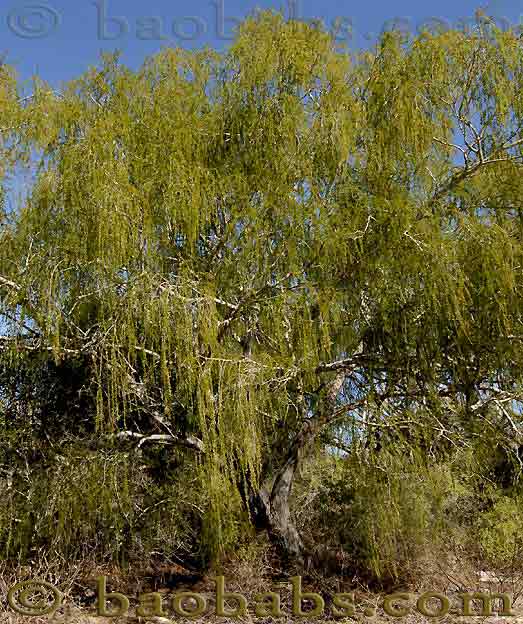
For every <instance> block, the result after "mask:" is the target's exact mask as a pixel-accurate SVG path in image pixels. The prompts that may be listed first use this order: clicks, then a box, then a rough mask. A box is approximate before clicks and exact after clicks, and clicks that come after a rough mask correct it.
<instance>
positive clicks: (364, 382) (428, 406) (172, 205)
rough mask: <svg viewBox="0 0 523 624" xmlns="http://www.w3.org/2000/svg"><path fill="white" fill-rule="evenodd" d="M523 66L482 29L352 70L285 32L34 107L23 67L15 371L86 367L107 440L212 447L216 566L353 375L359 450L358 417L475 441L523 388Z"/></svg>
mask: <svg viewBox="0 0 523 624" xmlns="http://www.w3.org/2000/svg"><path fill="white" fill-rule="evenodd" d="M521 46H522V43H521V40H519V39H518V38H517V37H515V36H514V35H513V34H511V33H503V32H498V31H496V30H492V29H491V30H489V31H488V32H485V31H484V29H482V28H478V30H477V32H474V33H472V34H469V35H465V34H463V33H458V32H453V31H451V32H447V33H444V34H440V35H437V36H432V35H429V34H423V35H421V36H420V37H418V38H416V39H413V40H409V41H405V40H403V39H402V37H401V36H400V35H399V34H398V33H386V34H385V35H384V37H383V38H382V40H381V42H380V45H379V46H378V48H377V50H376V51H375V52H373V53H364V54H359V55H349V54H347V53H346V52H344V51H340V50H338V49H336V47H335V46H334V43H333V41H332V40H331V38H330V36H329V35H328V34H327V33H325V32H323V31H322V30H321V29H319V28H316V27H311V26H308V25H305V24H303V23H299V22H285V21H284V20H283V19H282V18H281V16H279V15H276V14H273V13H270V12H269V13H261V14H259V15H257V16H256V17H253V18H250V19H248V20H247V21H246V22H245V23H244V24H243V25H242V27H241V29H240V31H239V34H238V37H237V39H236V41H235V42H234V44H233V45H232V46H231V48H230V49H229V50H228V51H227V52H225V53H223V54H218V53H215V52H213V51H210V50H204V51H198V52H187V51H183V50H179V49H176V50H174V49H166V50H164V51H162V52H161V53H159V54H157V55H156V56H154V57H152V58H150V59H148V60H147V61H146V62H145V63H144V65H143V66H142V67H141V68H140V69H139V70H138V71H131V70H129V69H128V68H126V67H125V66H123V65H122V64H121V63H120V62H119V59H118V57H117V56H116V55H106V56H104V57H103V58H102V60H101V63H100V65H99V66H97V67H93V68H91V69H89V71H87V72H86V73H85V74H84V75H82V76H80V77H79V78H78V79H77V80H74V81H72V82H70V83H68V84H67V85H66V86H65V87H64V89H63V90H62V92H60V93H55V92H53V91H52V90H51V89H50V88H49V87H48V86H46V85H45V84H35V85H34V89H33V92H32V94H31V97H29V98H26V99H22V97H21V96H22V93H21V90H20V87H18V86H17V82H16V79H15V78H14V76H13V74H12V73H11V71H10V70H9V69H7V68H2V70H1V71H2V73H1V74H0V107H1V111H2V127H1V129H0V137H1V140H2V143H1V145H0V148H1V149H2V159H1V162H2V173H6V172H7V170H8V169H9V167H11V166H12V165H13V164H14V162H19V161H20V160H21V159H24V158H25V159H26V161H27V162H29V155H31V154H32V155H33V157H34V155H35V154H37V163H36V165H35V173H36V179H35V184H34V186H33V188H32V190H31V193H30V196H29V197H28V199H27V201H26V202H25V203H23V204H22V205H18V206H16V207H15V208H14V209H12V210H11V211H5V217H4V219H3V222H2V226H1V230H0V242H1V247H2V254H1V258H0V276H1V277H0V288H1V293H2V295H1V296H2V299H1V303H0V316H1V317H2V327H5V328H6V331H5V332H3V333H5V336H4V337H3V340H2V343H1V344H0V346H1V347H2V349H1V352H0V358H1V360H0V361H1V365H2V367H3V369H9V368H10V367H11V368H12V367H16V366H20V365H21V363H23V365H24V366H27V367H29V368H31V367H39V366H42V357H41V356H39V357H37V356H36V354H37V353H40V354H41V353H43V354H44V357H43V361H47V360H50V361H53V362H54V365H55V366H57V367H59V366H61V365H62V364H63V363H64V362H69V361H72V362H76V364H77V365H78V366H79V367H80V368H81V370H82V371H83V379H82V383H81V384H80V386H81V388H80V389H81V393H83V394H82V396H87V397H88V400H87V401H86V403H85V405H84V406H83V408H82V409H83V410H86V411H87V412H88V414H85V413H82V414H77V413H76V412H75V411H74V410H75V408H74V406H73V407H68V409H70V410H72V412H71V413H70V414H69V416H70V418H71V420H72V421H73V422H74V420H75V419H79V418H83V417H84V416H86V415H88V416H89V418H90V419H92V422H93V423H94V425H93V427H94V428H95V435H97V436H99V437H103V436H110V435H113V434H117V433H118V432H122V431H128V430H131V431H134V432H142V433H144V432H146V422H148V419H149V420H150V418H151V414H156V415H158V416H160V417H161V418H162V419H163V422H164V424H165V423H166V424H165V426H166V427H168V429H169V432H170V433H171V434H173V436H178V437H180V438H183V437H186V436H196V437H197V438H198V439H199V440H200V441H201V444H202V448H203V449H204V452H201V453H199V454H196V455H195V457H196V459H195V460H194V462H195V468H196V470H197V474H198V476H199V479H200V483H201V484H202V487H203V488H204V489H205V491H206V492H207V495H208V506H207V507H206V510H205V527H206V528H205V529H204V530H205V531H206V533H205V535H206V540H208V542H209V543H210V544H212V549H219V548H221V547H222V546H223V545H224V541H226V539H225V538H224V535H227V534H229V533H228V531H230V530H231V526H233V525H234V526H235V525H236V523H237V522H238V518H239V517H240V515H241V512H240V510H241V508H242V492H243V489H242V488H243V485H244V484H245V483H247V482H249V483H251V484H258V483H259V482H260V481H261V479H262V478H265V476H266V475H265V474H264V470H266V469H267V466H277V465H278V462H279V461H280V460H281V455H278V453H280V452H282V451H281V449H285V447H286V445H287V444H288V443H289V440H290V439H291V438H292V436H293V435H294V434H295V432H296V431H297V430H298V429H299V425H300V423H301V422H302V421H303V420H304V419H306V418H307V417H310V418H314V414H315V406H316V404H317V401H318V400H319V397H321V392H322V389H323V385H324V383H326V381H328V380H329V379H330V378H331V377H332V371H334V370H335V369H334V368H329V367H328V364H329V363H331V362H335V361H338V360H344V359H346V358H350V357H352V356H353V355H354V354H356V355H357V358H356V359H355V360H354V362H353V365H352V368H351V369H350V371H349V372H348V373H347V378H349V377H350V375H352V378H351V379H347V380H346V384H345V385H344V386H343V391H342V394H341V395H340V398H339V404H340V414H341V416H340V415H339V416H338V418H341V425H340V426H341V427H342V428H343V427H345V428H346V430H350V428H351V427H352V426H353V425H352V424H351V423H352V420H351V419H352V416H353V414H352V412H350V410H347V414H346V415H345V413H344V411H343V406H344V405H347V404H350V402H351V401H352V400H356V399H357V400H362V399H365V401H366V403H365V405H366V407H365V409H366V410H368V414H372V416H373V417H376V418H378V419H381V422H383V421H386V420H387V418H388V417H389V416H390V415H391V414H397V413H398V411H402V410H411V411H412V412H413V413H416V414H423V415H425V416H424V417H426V419H428V420H430V418H432V416H431V414H432V415H433V414H443V415H446V416H444V418H447V420H445V422H444V423H443V424H442V427H443V429H445V428H448V431H451V432H452V433H451V435H454V434H456V435H457V434H458V433H459V434H460V435H461V434H463V432H464V431H467V430H470V429H474V427H473V426H472V425H470V423H471V422H472V421H473V420H474V418H476V415H477V412H475V411H471V409H470V408H471V406H472V405H473V404H475V402H477V401H481V400H483V399H486V398H488V397H494V398H495V397H497V396H499V395H500V393H511V397H513V399H514V401H517V398H518V392H520V390H521V381H522V372H521V371H522V370H523V367H522V364H523V357H522V351H521V339H522V338H523V331H522V327H521V322H522V318H521V312H522V310H521V302H522V297H521V294H522V291H521V286H522V268H521V267H522V266H523V258H522V255H523V254H522V251H523V248H522V244H521V243H522V232H523V230H522V225H523V220H522V215H523V213H522V204H521V197H522V196H523V193H522V191H523V188H522V183H521V179H522V178H521V175H520V173H521V163H522V160H521V157H522V147H523V144H522V143H519V139H520V136H521V129H522V124H523V55H522V54H521V52H522V48H521ZM15 394H16V393H15ZM6 396H7V395H6ZM503 396H505V395H503ZM0 400H2V399H0ZM12 401H13V402H12V403H9V401H8V400H7V399H6V406H7V407H6V410H7V411H6V413H9V409H10V407H9V406H10V405H14V404H15V402H16V401H15V398H13V399H12ZM387 401H389V402H387ZM304 405H305V406H306V407H305V408H304V407H303V406H304ZM507 409H510V414H511V415H512V418H513V419H515V420H517V419H518V418H519V416H518V414H519V411H518V409H517V408H516V407H515V404H514V405H512V407H509V406H508V405H507ZM349 412H350V413H349ZM480 413H481V414H482V415H483V416H482V417H484V418H490V416H489V415H488V414H487V415H485V414H486V413H485V412H483V411H481V412H480ZM368 414H367V415H368ZM489 414H491V416H492V420H493V421H496V419H497V420H503V415H502V414H501V415H500V413H499V412H494V413H490V412H489ZM492 414H493V415H492ZM343 417H346V419H347V420H346V421H343ZM442 418H443V416H442ZM365 422H366V421H365V420H363V424H360V425H358V426H359V427H365ZM496 422H497V421H496ZM344 423H345V424H344ZM156 424H157V423H156ZM467 428H468V429H467ZM161 430H162V432H163V433H165V429H161ZM228 527H229V528H228Z"/></svg>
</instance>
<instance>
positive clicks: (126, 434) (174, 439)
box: [116, 431, 205, 453]
mask: <svg viewBox="0 0 523 624" xmlns="http://www.w3.org/2000/svg"><path fill="white" fill-rule="evenodd" d="M116 437H117V438H127V439H129V438H131V439H135V440H139V442H138V447H137V448H140V447H141V446H142V445H143V444H145V442H158V443H160V444H176V445H178V446H184V447H186V448H191V449H193V450H195V451H198V452H199V453H205V448H204V444H203V442H202V441H201V440H200V439H199V438H196V437H194V436H186V437H185V438H180V437H179V436H174V435H170V434H167V433H153V434H151V435H146V434H143V433H137V432H135V431H120V432H119V433H117V434H116Z"/></svg>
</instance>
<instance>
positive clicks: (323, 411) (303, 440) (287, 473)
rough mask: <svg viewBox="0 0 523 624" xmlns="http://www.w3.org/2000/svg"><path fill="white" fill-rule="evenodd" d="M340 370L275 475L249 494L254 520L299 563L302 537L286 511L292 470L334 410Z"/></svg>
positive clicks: (302, 553) (340, 382) (341, 375)
mask: <svg viewBox="0 0 523 624" xmlns="http://www.w3.org/2000/svg"><path fill="white" fill-rule="evenodd" d="M345 377H346V372H341V373H338V374H337V375H336V377H335V378H334V379H333V380H332V381H331V382H330V383H329V384H328V386H327V390H326V393H325V397H324V400H323V401H322V404H321V408H320V409H319V411H318V412H317V414H315V415H314V416H312V417H310V418H309V419H307V420H306V421H305V422H304V423H303V425H302V426H301V429H300V431H299V432H298V434H297V435H296V437H295V438H294V440H293V442H292V443H291V445H290V448H289V451H288V453H287V456H286V459H285V461H284V463H283V465H282V466H281V468H280V469H279V470H278V472H277V473H276V475H275V477H274V478H273V479H272V480H271V482H270V483H269V484H265V485H264V486H263V487H262V488H261V489H260V491H259V492H256V493H254V494H253V495H252V496H251V500H250V503H251V513H252V515H253V517H254V521H255V524H256V525H257V526H258V527H259V528H263V529H266V530H267V532H268V535H269V538H270V539H271V541H272V542H273V543H274V544H275V546H276V547H277V548H278V550H279V552H280V553H281V554H282V555H283V556H284V557H285V558H287V559H289V560H291V561H293V562H295V563H296V564H298V565H303V563H304V558H305V555H306V552H305V547H304V544H303V541H302V539H301V537H300V534H299V532H298V530H297V529H296V527H295V525H294V523H293V521H292V517H291V511H290V497H291V493H292V486H293V482H294V477H295V474H296V471H297V469H298V467H299V465H300V461H301V459H302V457H303V456H304V454H305V453H306V451H307V450H308V449H309V447H310V446H311V444H312V442H313V441H314V439H315V437H316V435H317V434H318V433H319V431H320V430H321V429H322V428H323V427H324V426H325V425H326V424H328V422H329V421H330V420H331V419H332V417H333V414H335V412H336V399H337V397H338V395H339V393H340V390H341V388H342V386H343V383H344V381H345Z"/></svg>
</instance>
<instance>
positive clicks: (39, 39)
mask: <svg viewBox="0 0 523 624" xmlns="http://www.w3.org/2000/svg"><path fill="white" fill-rule="evenodd" d="M289 2H294V3H295V5H294V9H292V8H290V5H289V4H288V3H289ZM479 6H482V7H484V8H486V9H487V12H488V13H489V14H491V15H494V16H496V17H497V18H505V19H506V20H507V23H508V22H510V23H511V24H519V23H520V16H521V15H523V0H520V1H517V0H491V1H490V2H488V0H476V1H469V0H442V1H440V2H438V3H426V2H423V1H421V2H420V0H396V2H385V1H383V0H363V1H359V2H350V1H346V2H339V1H335V0H322V2H319V1H318V0H265V1H261V2H260V1H258V2H256V1H255V0H246V1H245V0H244V1H242V2H240V1H239V0H212V1H211V0H192V1H190V0H176V1H175V0H150V1H149V2H135V1H134V2H133V1H129V0H96V4H95V2H94V0H2V5H1V8H0V37H1V42H2V43H1V44H0V46H1V47H0V52H1V51H3V50H5V52H7V54H8V55H7V59H8V61H9V62H10V63H12V64H14V65H15V66H16V67H17V68H18V70H19V72H20V74H21V76H22V77H23V78H27V77H29V76H31V75H32V74H34V73H37V74H38V75H39V76H40V77H41V78H43V79H45V80H47V81H50V82H51V83H52V84H53V85H54V86H56V87H58V86H59V84H60V82H61V81H63V80H68V79H70V78H72V77H74V76H76V75H78V74H79V73H81V72H83V71H84V70H85V69H86V68H87V67H88V66H89V65H91V64H94V63H96V62H97V61H98V58H99V53H100V51H101V50H114V49H117V48H118V49H120V50H122V52H123V60H124V62H126V63H127V64H129V65H130V66H131V67H136V66H138V65H139V64H140V63H141V61H142V60H143V59H144V57H146V56H148V55H150V54H152V53H154V52H155V51H157V50H159V49H160V48H161V47H162V46H166V45H170V46H177V45H180V46H184V47H189V48H191V47H201V46H204V45H211V46H213V47H220V48H223V47H224V46H227V45H228V43H229V41H230V36H231V29H232V26H233V19H232V18H236V19H238V18H240V19H241V18H242V17H244V16H246V15H247V14H249V13H250V12H251V11H253V10H254V9H255V8H256V7H259V8H274V9H282V8H283V9H284V12H286V13H287V14H288V13H289V11H290V10H291V11H293V12H294V16H295V17H296V18H298V19H310V18H315V17H316V18H320V19H322V20H323V22H324V23H325V24H326V25H327V26H328V27H331V26H332V25H333V24H334V22H335V20H336V18H340V19H341V22H340V24H341V28H340V31H339V37H340V38H345V40H346V41H347V42H348V43H349V45H350V46H351V47H352V48H356V47H362V46H369V45H372V42H373V41H375V39H376V37H377V35H378V34H379V32H380V31H381V30H382V29H383V27H384V25H386V24H387V23H389V24H390V21H391V20H394V19H396V18H399V19H400V20H401V21H402V24H403V27H404V28H409V29H410V30H411V31H415V30H416V29H417V28H418V27H419V26H420V25H421V24H422V22H423V21H424V20H432V21H433V22H434V20H439V21H440V23H442V24H444V25H447V27H448V26H455V25H458V24H459V23H460V20H462V19H471V18H472V17H473V16H474V13H475V10H476V9H477V8H478V7H479ZM113 18H117V19H113ZM350 23H352V26H353V32H354V34H353V35H352V37H350V36H349V34H348V33H349V30H348V25H349V24H350Z"/></svg>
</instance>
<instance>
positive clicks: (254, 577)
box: [0, 543, 523, 624]
mask: <svg viewBox="0 0 523 624" xmlns="http://www.w3.org/2000/svg"><path fill="white" fill-rule="evenodd" d="M433 555H434V556H433V557H431V558H429V559H427V560H426V561H420V562H419V564H418V565H419V569H418V570H417V571H416V570H414V571H413V572H414V574H413V578H414V579H415V580H414V582H413V583H412V584H411V585H409V586H408V587H407V586H401V587H400V586H396V587H395V586H390V587H387V588H386V591H385V590H384V591H380V592H377V591H371V590H370V589H369V588H368V587H367V586H365V585H364V584H363V583H362V582H361V581H359V580H358V579H357V578H350V577H347V576H344V577H336V576H324V575H321V574H320V573H315V574H313V573H310V574H308V575H306V576H303V591H316V592H318V593H321V594H322V595H323V596H324V597H326V598H327V599H326V603H327V604H326V611H325V615H323V616H321V617H319V618H296V617H293V616H292V614H291V613H292V609H291V585H290V583H289V580H288V579H289V577H290V576H292V574H293V573H292V571H291V570H282V569H281V567H280V566H279V564H278V562H277V560H276V559H275V558H274V557H272V556H271V553H270V551H268V550H267V548H266V547H265V545H264V544H262V543H260V544H257V545H256V544H255V545H254V546H252V547H250V549H249V550H248V551H243V552H242V553H239V554H238V556H237V557H236V558H235V559H231V560H229V561H227V562H225V563H224V564H223V565H222V566H221V567H220V568H219V569H215V570H213V571H210V572H209V574H208V575H206V576H203V577H202V578H201V579H200V580H199V581H197V582H194V581H190V580H189V577H187V580H186V581H184V580H183V576H182V577H181V578H178V579H177V581H176V583H172V582H166V584H165V585H163V586H162V585H160V586H157V583H154V584H152V580H151V579H148V580H144V579H142V580H141V582H139V580H138V574H139V570H131V571H128V573H127V574H126V575H123V574H122V573H120V572H119V571H118V570H116V569H114V568H109V567H94V566H93V565H92V564H91V565H84V566H83V568H82V569H81V568H80V567H77V568H73V569H70V571H69V572H68V574H67V575H64V574H63V573H60V571H59V569H58V566H57V565H54V566H47V568H46V566H45V565H42V564H41V565H40V566H38V567H33V568H30V567H26V568H19V569H17V570H12V571H8V570H7V569H3V570H1V569H0V624H50V623H54V624H109V623H111V624H124V623H125V624H149V623H150V624H171V622H173V623H174V622H177V623H180V622H182V623H185V622H197V623H198V624H218V623H223V622H227V621H235V622H238V621H241V622H242V623H244V624H253V623H254V622H260V623H262V624H272V623H274V624H294V622H296V623H297V622H304V621H305V622H306V621H309V620H310V621H315V622H320V623H323V622H325V623H326V622H332V621H338V622H343V624H348V623H349V622H354V623H355V622H361V623H363V622H374V623H375V624H386V623H392V622H398V621H399V622H402V623H404V624H421V623H422V622H423V623H424V622H428V621H430V619H429V618H427V617H424V616H422V615H420V614H418V613H412V614H410V615H408V616H405V617H402V618H398V617H391V616H387V615H386V614H385V613H384V612H383V609H382V606H381V605H382V598H383V596H384V594H386V593H393V592H397V591H407V592H409V593H411V594H413V595H421V594H422V593H424V592H427V591H439V592H441V593H444V594H445V595H447V596H448V597H449V599H450V600H451V603H452V604H453V605H456V606H457V605H458V604H459V602H458V596H457V595H458V593H460V592H478V591H483V592H486V591H488V592H500V593H504V592H505V593H509V594H512V595H513V596H515V598H516V600H515V604H514V612H515V614H516V616H515V617H508V618H504V617H500V616H491V617H479V616H474V617H463V616H461V613H460V611H459V610H458V609H457V608H453V609H452V610H451V612H450V613H449V615H447V616H446V617H444V618H438V619H437V620H436V621H438V622H441V623H442V624H450V623H455V622H460V624H472V623H474V624H477V623H478V622H484V623H485V624H501V622H511V623H512V624H523V598H521V596H522V595H523V582H522V581H521V579H520V578H518V577H516V576H512V577H511V578H508V577H504V578H499V579H496V578H495V575H493V574H492V573H487V572H485V571H480V570H477V569H475V568H474V566H473V564H471V563H466V562H465V560H464V559H463V560H459V559H458V558H456V557H450V556H448V557H445V556H443V555H441V556H439V557H437V556H435V553H433ZM218 574H219V575H223V576H225V578H226V590H227V591H228V592H239V593H241V594H243V595H244V596H245V597H246V598H247V600H248V603H249V605H251V606H252V605H253V604H254V603H255V600H254V596H255V595H256V594H257V593H260V592H267V591H274V592H278V593H279V594H280V596H281V608H282V612H283V617H281V618H278V619H275V618H270V617H263V618H261V617H256V616H255V615H254V614H253V612H252V610H250V612H249V614H248V615H246V616H245V617H242V618H240V619H237V618H234V619H233V618H222V617H217V616H216V615H215V609H214V607H215V584H214V581H213V575H218ZM100 575H104V576H106V577H107V579H108V591H120V592H122V593H125V594H126V595H127V596H128V597H129V599H130V601H131V609H130V611H129V614H128V615H126V616H124V617H118V618H117V617H112V618H110V617H109V618H105V617H99V616H97V615H96V610H95V606H94V603H93V601H94V591H93V588H94V587H95V579H96V577H97V576H100ZM37 577H39V578H45V579H47V580H48V581H50V582H53V583H54V584H56V585H57V586H58V587H59V588H60V589H61V591H62V592H63V593H64V604H63V606H62V607H61V608H60V609H59V610H58V611H57V612H56V613H55V614H54V615H49V616H45V617H30V618H28V617H24V616H20V615H16V614H15V613H13V612H12V611H11V610H9V609H8V608H7V592H8V588H9V587H11V586H12V585H14V584H15V583H16V582H18V581H21V580H26V579H29V578H37ZM153 589H156V591H158V593H160V594H161V595H162V599H163V604H164V608H165V609H166V611H168V612H169V613H173V612H172V609H171V608H170V606H168V605H170V597H171V596H172V595H173V594H174V593H176V592H180V591H193V592H196V593H198V594H200V595H203V596H204V597H205V598H206V600H207V612H206V613H207V614H206V615H203V616H202V617H200V618H197V619H188V618H183V617H180V616H177V615H169V616H167V617H164V618H159V617H149V618H144V617H142V618H139V617H137V616H136V614H135V609H136V605H137V600H136V597H137V595H138V594H140V593H146V592H148V591H152V590H153ZM341 592H347V593H353V594H354V595H355V605H356V612H357V614H356V615H355V616H354V617H350V618H349V617H346V618H333V617H332V616H331V615H330V610H331V608H332V605H331V604H330V603H329V599H328V597H329V596H332V595H333V594H335V593H341ZM86 595H88V596H90V600H91V603H90V604H84V605H81V604H80V600H79V599H80V598H82V597H83V598H85V596H86ZM229 606H230V607H233V604H230V605H229ZM371 613H373V614H374V615H373V616H372V617H371V615H370V614H371Z"/></svg>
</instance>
